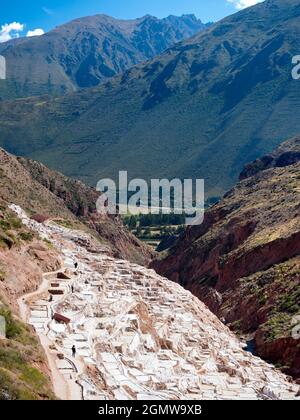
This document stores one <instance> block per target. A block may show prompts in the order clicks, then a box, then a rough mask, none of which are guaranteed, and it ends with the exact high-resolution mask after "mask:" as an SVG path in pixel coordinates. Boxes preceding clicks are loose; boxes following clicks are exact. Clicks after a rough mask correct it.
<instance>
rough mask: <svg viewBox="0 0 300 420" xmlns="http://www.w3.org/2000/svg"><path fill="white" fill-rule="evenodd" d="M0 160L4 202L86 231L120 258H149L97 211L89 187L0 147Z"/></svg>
mask: <svg viewBox="0 0 300 420" xmlns="http://www.w3.org/2000/svg"><path fill="white" fill-rule="evenodd" d="M0 162H1V169H0V171H1V177H0V198H2V199H3V200H5V201H6V202H8V203H15V204H19V205H21V206H23V207H24V208H25V209H26V210H27V211H28V212H29V213H30V214H31V215H37V216H42V218H45V217H46V218H47V217H49V218H56V219H58V220H59V221H60V223H64V224H67V225H69V226H72V227H74V228H76V227H77V228H79V229H84V230H90V231H92V232H93V233H94V235H95V236H96V237H97V238H98V239H99V240H100V241H102V242H103V241H104V242H105V243H107V245H108V246H110V247H111V249H112V252H113V253H116V255H119V256H120V257H124V258H127V259H130V260H132V261H136V262H140V263H146V262H147V261H148V260H149V258H150V257H151V252H150V251H149V250H148V248H147V247H146V246H145V245H143V244H141V243H140V242H139V241H138V240H137V239H136V238H135V237H134V236H133V235H132V234H131V233H130V232H129V231H128V230H127V229H126V228H125V227H124V226H123V224H122V222H121V221H120V220H119V219H118V218H116V217H108V216H100V215H98V214H97V212H96V202H97V199H98V197H99V193H97V192H96V191H95V190H93V189H92V188H90V187H87V186H85V185H84V184H83V183H82V182H80V181H75V180H72V179H70V178H67V177H65V176H64V175H62V174H60V173H57V172H54V171H51V170H49V169H48V168H46V167H45V166H44V165H42V164H40V163H38V162H35V161H32V160H26V159H22V158H16V157H14V156H12V155H11V154H9V153H7V152H6V151H4V150H3V149H1V150H0Z"/></svg>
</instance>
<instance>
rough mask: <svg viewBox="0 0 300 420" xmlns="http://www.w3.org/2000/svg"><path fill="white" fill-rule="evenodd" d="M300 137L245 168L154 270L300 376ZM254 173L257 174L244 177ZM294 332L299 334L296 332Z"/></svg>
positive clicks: (263, 352) (258, 349) (285, 368)
mask: <svg viewBox="0 0 300 420" xmlns="http://www.w3.org/2000/svg"><path fill="white" fill-rule="evenodd" d="M299 140H300V139H299V138H296V139H293V140H291V141H288V142H287V143H285V144H283V145H282V146H281V147H280V148H279V149H277V150H276V151H275V152H274V153H272V154H271V155H268V156H265V157H263V158H262V159H260V160H258V161H256V162H254V163H253V164H252V165H248V166H247V168H246V169H245V170H244V171H243V175H242V178H245V179H243V180H242V181H241V182H240V183H239V184H238V185H237V186H236V187H235V188H234V189H233V190H231V191H230V192H229V193H228V194H226V195H225V197H224V199H222V200H221V201H220V203H218V204H216V205H215V206H214V207H212V208H211V209H209V210H208V211H207V212H206V215H205V220H204V223H203V224H202V225H200V226H197V227H192V228H189V229H188V230H187V231H186V233H185V234H184V236H183V237H182V238H181V239H180V240H179V242H178V243H177V245H176V246H175V247H174V248H173V249H171V251H170V253H169V255H168V256H167V258H166V259H164V260H163V261H158V262H156V263H154V267H155V269H156V270H157V271H158V272H159V273H161V274H163V275H165V276H167V277H168V278H170V279H172V280H174V281H175V282H178V283H180V284H181V285H183V286H184V287H186V288H187V289H189V290H191V291H192V292H193V293H194V294H195V295H196V296H198V297H199V298H200V299H201V300H202V301H203V302H205V303H206V304H207V305H208V306H209V308H210V309H211V310H212V311H213V312H214V313H216V314H217V315H218V316H219V317H220V318H222V319H224V321H225V322H226V323H227V324H229V325H230V327H231V328H232V329H234V330H236V331H238V332H240V333H243V334H250V335H253V336H254V340H255V351H256V352H257V354H258V355H260V356H262V357H264V358H265V359H267V360H271V361H272V362H274V363H277V364H278V365H279V366H281V367H282V368H283V369H284V370H285V371H287V372H288V373H290V374H292V375H293V376H294V377H296V378H299V377H300V353H299V349H300V345H299V344H300V339H299V335H298V333H297V331H298V329H297V325H299V320H300V317H299V315H300V288H299V287H300V208H299V202H300V200H299V199H300V159H299ZM251 174H255V175H253V176H252V177H246V176H247V175H251ZM293 332H294V336H293Z"/></svg>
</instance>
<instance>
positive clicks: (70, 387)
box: [18, 270, 84, 400]
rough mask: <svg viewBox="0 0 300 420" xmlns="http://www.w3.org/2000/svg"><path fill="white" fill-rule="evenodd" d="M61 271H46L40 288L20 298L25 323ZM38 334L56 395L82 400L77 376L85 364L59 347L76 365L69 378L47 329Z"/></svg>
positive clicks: (21, 314) (47, 304)
mask: <svg viewBox="0 0 300 420" xmlns="http://www.w3.org/2000/svg"><path fill="white" fill-rule="evenodd" d="M61 271H62V270H58V271H54V272H50V273H44V274H43V281H42V283H41V284H40V286H39V288H38V289H37V290H36V291H34V292H31V293H28V294H26V295H24V296H22V297H20V298H19V299H18V305H19V313H20V318H21V320H22V321H23V322H24V323H27V324H29V323H30V322H29V321H30V311H31V308H30V306H31V305H32V304H34V303H35V302H37V301H38V300H39V299H41V297H42V296H43V294H44V293H45V292H47V291H48V289H49V287H50V282H51V280H52V281H53V278H55V276H56V275H57V273H59V272H61ZM45 306H47V308H48V313H51V311H50V309H51V308H50V307H51V305H50V302H47V301H45ZM49 321H50V318H49ZM37 336H38V337H39V339H40V342H41V345H42V346H43V348H44V351H45V354H46V357H47V360H48V366H49V368H50V371H51V380H52V384H53V389H54V393H55V395H56V396H57V397H58V398H59V399H61V400H82V399H83V398H82V390H81V387H80V386H79V385H78V384H77V383H76V380H77V376H78V375H80V374H82V373H83V370H84V367H83V364H82V363H81V362H80V361H78V360H75V359H74V358H71V357H70V356H67V355H66V354H64V352H63V351H61V349H59V350H60V351H59V352H60V353H61V354H64V356H65V358H67V359H68V360H70V361H71V363H72V364H73V365H74V366H75V367H76V372H74V373H71V374H70V375H69V378H66V375H64V374H63V373H62V372H61V371H60V369H59V368H58V366H57V353H56V352H53V351H52V350H50V348H51V346H53V345H54V343H53V342H52V341H51V340H50V339H49V338H48V337H47V335H46V331H45V333H41V332H38V331H37Z"/></svg>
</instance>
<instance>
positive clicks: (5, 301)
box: [0, 149, 151, 400]
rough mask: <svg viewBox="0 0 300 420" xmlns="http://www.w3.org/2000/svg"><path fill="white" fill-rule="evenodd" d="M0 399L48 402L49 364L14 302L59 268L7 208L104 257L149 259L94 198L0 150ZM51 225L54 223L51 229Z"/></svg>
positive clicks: (55, 256)
mask: <svg viewBox="0 0 300 420" xmlns="http://www.w3.org/2000/svg"><path fill="white" fill-rule="evenodd" d="M0 166H1V167H0V317H4V318H5V321H6V327H7V328H6V339H3V337H2V336H1V332H2V330H1V327H2V318H1V319H0V400H20V399H23V400H24V399H25V400H27V399H47V400H48V399H54V398H55V395H54V392H53V389H52V385H51V382H50V376H51V375H50V370H49V364H48V359H47V357H46V354H45V352H44V351H43V349H42V347H41V343H40V341H39V340H37V337H36V335H35V334H34V332H33V330H32V329H30V328H29V327H28V326H26V325H25V324H23V323H22V322H21V321H20V319H19V317H18V314H19V306H18V300H19V299H20V298H21V296H23V295H24V294H28V293H31V292H33V291H34V290H36V289H37V288H38V287H39V285H40V284H41V282H42V279H43V276H44V275H45V273H48V272H55V271H56V270H58V269H60V267H61V265H62V259H61V256H60V254H59V251H58V250H56V249H55V247H54V246H53V244H51V242H50V241H48V240H46V239H45V238H39V237H38V235H36V234H35V233H34V232H33V231H32V230H30V229H28V228H26V227H25V226H24V225H23V224H22V223H21V221H20V219H19V218H18V217H16V214H15V213H14V212H12V211H11V210H10V209H9V208H8V206H9V205H10V204H11V203H18V204H20V205H22V206H24V208H26V210H27V211H28V213H29V214H30V216H31V217H32V218H33V219H35V220H38V222H36V223H37V224H38V223H40V222H42V221H45V220H50V219H51V220H52V221H55V223H57V226H58V225H63V226H68V227H72V228H73V229H80V230H81V231H83V232H89V233H90V235H92V236H93V238H94V242H95V244H96V245H94V246H93V248H92V247H90V248H89V251H90V252H91V253H92V252H97V244H98V247H101V249H105V251H106V253H108V254H109V255H115V256H123V257H124V258H128V259H132V260H133V261H139V262H144V263H145V262H146V261H147V260H149V258H150V256H151V253H150V251H148V249H147V248H146V247H145V246H144V245H142V244H140V243H139V242H138V240H137V239H136V238H135V237H134V236H132V235H131V234H130V233H129V232H128V231H127V230H126V228H125V227H124V226H123V225H122V223H121V221H120V220H118V219H117V218H113V217H112V218H109V217H107V216H102V217H100V216H99V215H97V214H96V210H95V205H96V201H97V198H98V197H99V194H98V193H97V192H96V191H94V190H93V189H92V188H89V187H86V186H85V185H84V184H82V183H81V182H79V181H74V180H71V179H68V178H67V177H65V176H63V175H61V174H59V173H57V172H53V171H50V170H49V169H48V168H46V167H45V166H44V165H42V164H40V163H38V162H35V161H30V160H26V159H24V158H16V157H15V156H12V155H10V154H9V153H7V152H6V151H4V150H3V149H0ZM53 223H54V222H53Z"/></svg>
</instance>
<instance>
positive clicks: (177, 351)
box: [11, 206, 299, 400]
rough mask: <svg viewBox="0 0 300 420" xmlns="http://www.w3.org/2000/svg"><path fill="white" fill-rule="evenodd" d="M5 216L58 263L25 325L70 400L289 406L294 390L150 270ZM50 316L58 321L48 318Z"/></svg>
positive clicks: (66, 232)
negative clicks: (51, 248)
mask: <svg viewBox="0 0 300 420" xmlns="http://www.w3.org/2000/svg"><path fill="white" fill-rule="evenodd" d="M11 208H12V209H13V210H14V211H15V212H16V213H17V214H18V215H19V217H20V218H21V219H22V221H23V223H24V224H26V225H27V226H28V227H29V228H31V229H32V230H34V231H36V232H38V233H39V234H40V236H41V237H42V238H45V239H47V240H49V241H51V242H52V243H53V245H55V247H56V248H57V249H58V250H59V251H60V253H61V256H62V258H63V269H62V272H61V273H60V275H59V274H58V273H53V274H50V275H45V278H44V281H46V283H47V284H46V286H47V290H46V291H44V292H43V293H42V292H41V293H40V294H38V295H36V297H35V298H32V299H30V300H28V305H29V307H30V315H29V319H28V322H29V323H30V324H31V325H33V326H34V328H35V329H36V331H37V333H38V334H39V336H40V338H41V342H42V343H43V345H44V346H46V347H47V348H46V350H47V351H48V352H49V351H50V352H51V354H52V356H53V357H54V359H55V364H56V368H57V369H58V370H59V372H60V374H61V375H62V376H63V377H64V379H65V380H66V381H67V382H69V383H74V384H77V386H78V390H77V391H78V392H77V393H76V392H75V393H73V394H71V396H70V398H78V399H85V400H93V399H98V400H99V399H100V400H112V399H114V400H115V399H116V400H121V399H122V400H123V399H128V400H136V399H137V400H166V399H172V400H177V399H185V400H198V399H211V400H213V399H220V400H223V399H230V400H232V399H253V400H254V399H295V398H296V394H297V392H298V391H299V390H298V388H299V387H298V386H297V385H295V384H294V383H293V382H292V381H291V380H290V379H289V378H288V377H286V376H285V375H284V374H282V373H281V372H279V371H277V370H276V369H275V368H274V367H273V366H271V365H269V364H267V363H266V362H264V361H262V360H261V359H259V358H257V357H255V356H253V355H252V354H250V353H248V352H246V351H244V350H243V347H244V346H243V344H242V343H241V342H240V341H239V340H238V339H237V338H236V336H235V335H234V334H233V333H232V332H230V331H229V329H228V328H227V327H226V326H225V325H223V324H222V323H221V322H220V321H219V320H218V319H217V318H216V317H215V316H214V315H213V314H212V313H211V312H210V311H209V310H208V308H207V307H206V306H205V305H204V304H203V303H201V302H200V301H199V300H198V299H196V298H195V297H194V296H192V294H191V293H190V292H188V291H186V290H184V289H183V288H182V287H181V286H179V285H177V284H175V283H172V282H170V281H168V280H167V279H165V278H162V277H160V276H159V275H157V274H156V273H155V272H154V271H152V270H148V269H146V268H144V267H141V266H138V265H135V264H132V263H130V262H128V261H123V260H118V259H115V258H112V257H111V256H110V255H109V252H108V249H107V248H106V247H104V246H101V245H99V244H98V243H96V242H95V240H93V239H92V238H91V237H89V235H87V234H86V233H83V232H79V231H73V230H70V229H67V228H63V227H60V226H58V225H56V224H54V223H53V222H46V223H44V224H39V223H36V222H35V221H33V220H30V219H29V218H28V217H27V215H26V214H25V212H24V211H23V210H22V209H20V208H19V207H17V206H11ZM74 262H78V269H77V270H74ZM48 290H51V294H52V298H51V299H49V291H48ZM55 291H56V292H55ZM55 314H58V315H61V316H63V317H64V319H65V322H63V321H60V322H58V321H57V320H55V319H53V316H54V315H55ZM67 321H69V322H67ZM74 345H75V347H76V356H75V357H73V355H72V346H74Z"/></svg>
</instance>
